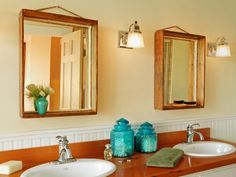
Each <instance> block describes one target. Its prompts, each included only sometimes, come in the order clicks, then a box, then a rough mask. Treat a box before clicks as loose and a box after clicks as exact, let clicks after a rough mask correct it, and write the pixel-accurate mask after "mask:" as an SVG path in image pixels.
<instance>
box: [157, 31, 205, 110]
mask: <svg viewBox="0 0 236 177" xmlns="http://www.w3.org/2000/svg"><path fill="white" fill-rule="evenodd" d="M167 36H168V37H174V38H177V39H193V40H197V42H198V45H197V69H196V71H197V81H196V104H184V103H183V104H174V103H172V104H166V105H165V104H164V95H165V90H164V72H165V67H164V38H165V37H167ZM205 46H206V38H205V36H201V35H195V34H189V33H181V32H174V31H168V30H165V29H164V30H158V31H156V32H155V66H154V67H155V68H154V70H155V74H154V77H155V81H154V82H155V83H154V107H155V109H160V110H170V109H188V108H203V107H204V103H205V57H206V52H205V50H206V49H205Z"/></svg>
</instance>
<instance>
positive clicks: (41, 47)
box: [25, 35, 51, 111]
mask: <svg viewBox="0 0 236 177" xmlns="http://www.w3.org/2000/svg"><path fill="white" fill-rule="evenodd" d="M26 40H27V41H25V42H26V63H27V67H26V68H25V72H26V75H27V76H29V77H27V80H26V81H25V85H26V86H27V85H29V84H31V83H33V84H37V85H40V84H43V85H49V82H50V80H49V79H50V78H49V74H50V45H51V38H50V37H48V36H40V35H28V36H27V37H26ZM36 44H37V45H36ZM25 104H26V110H27V111H29V110H34V109H33V104H32V100H31V99H27V98H26V99H25Z"/></svg>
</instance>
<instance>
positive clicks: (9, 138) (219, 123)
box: [0, 116, 236, 151]
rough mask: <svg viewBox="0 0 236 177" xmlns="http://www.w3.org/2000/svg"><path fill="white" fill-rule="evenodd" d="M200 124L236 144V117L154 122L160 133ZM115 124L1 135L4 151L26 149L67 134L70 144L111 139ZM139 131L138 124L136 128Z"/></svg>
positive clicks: (49, 143)
mask: <svg viewBox="0 0 236 177" xmlns="http://www.w3.org/2000/svg"><path fill="white" fill-rule="evenodd" d="M196 122H198V123H200V125H201V128H203V127H210V128H211V137H212V138H218V139H223V140H227V141H232V142H236V137H234V136H233V135H235V134H236V116H228V117H217V118H216V117H215V118H194V119H193V118H191V119H182V120H179V119H178V120H177V119H176V120H168V121H162V122H156V123H153V125H154V127H155V129H156V131H157V132H158V133H161V132H171V131H178V130H185V129H186V127H187V125H188V124H190V123H196ZM112 127H113V126H112V125H106V126H96V127H83V128H71V129H58V130H46V131H34V132H26V133H18V134H9V135H3V136H0V151H6V150H15V149H24V148H32V147H40V146H50V145H55V144H57V140H56V138H55V137H56V136H57V135H66V136H67V137H68V139H69V141H70V143H75V142H85V141H96V140H103V139H109V137H110V131H111V129H112ZM132 127H133V129H134V130H137V127H138V125H133V126H132Z"/></svg>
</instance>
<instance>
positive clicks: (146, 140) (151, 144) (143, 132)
mask: <svg viewBox="0 0 236 177" xmlns="http://www.w3.org/2000/svg"><path fill="white" fill-rule="evenodd" d="M136 150H137V151H138V152H155V151H156V150H157V134H156V132H155V129H154V128H153V126H152V124H150V123H149V122H145V123H143V124H142V125H140V128H139V129H138V132H137V134H136Z"/></svg>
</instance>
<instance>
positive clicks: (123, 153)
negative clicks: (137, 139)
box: [110, 118, 134, 157]
mask: <svg viewBox="0 0 236 177" xmlns="http://www.w3.org/2000/svg"><path fill="white" fill-rule="evenodd" d="M110 136H111V137H110V138H111V140H110V141H111V148H112V155H113V156H116V157H127V156H131V155H133V153H134V131H133V130H132V129H131V125H130V124H129V121H128V120H126V119H124V118H121V119H119V120H118V121H116V125H114V129H113V130H112V131H111V134H110Z"/></svg>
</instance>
